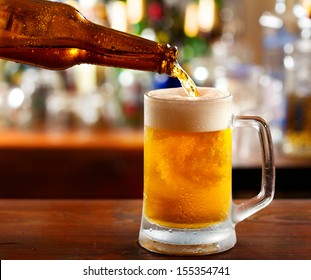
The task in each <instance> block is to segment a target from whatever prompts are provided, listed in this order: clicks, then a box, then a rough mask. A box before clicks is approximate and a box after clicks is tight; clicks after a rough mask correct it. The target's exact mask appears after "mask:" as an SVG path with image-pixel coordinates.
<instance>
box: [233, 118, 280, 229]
mask: <svg viewBox="0 0 311 280" xmlns="http://www.w3.org/2000/svg"><path fill="white" fill-rule="evenodd" d="M245 126H248V127H253V128H255V129H256V130H257V133H258V136H259V141H260V147H261V156H262V179H261V190H260V192H259V194H258V195H257V196H255V197H253V198H251V199H249V200H246V201H245V202H243V203H240V204H233V209H232V222H233V223H234V224H237V223H239V222H241V221H243V220H244V219H246V218H248V217H249V216H251V215H253V214H254V213H256V212H258V211H259V210H261V209H263V208H265V207H266V206H267V205H268V204H269V203H270V202H271V201H272V199H273V196H274V184H275V166H274V152H273V143H272V138H271V134H270V129H269V125H268V124H267V122H266V121H265V120H264V119H262V118H260V117H257V116H235V117H234V119H233V127H234V128H236V127H245Z"/></svg>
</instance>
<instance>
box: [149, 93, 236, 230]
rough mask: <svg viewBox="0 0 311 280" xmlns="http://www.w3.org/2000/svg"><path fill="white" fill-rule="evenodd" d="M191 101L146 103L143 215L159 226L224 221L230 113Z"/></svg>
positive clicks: (229, 164) (198, 225)
mask: <svg viewBox="0 0 311 280" xmlns="http://www.w3.org/2000/svg"><path fill="white" fill-rule="evenodd" d="M175 91H176V89H175ZM172 92H173V91H172ZM211 93H214V91H212V90H211ZM161 98H164V99H165V98H167V99H170V98H171V97H170V96H169V95H167V96H164V97H161ZM176 98H177V99H178V98H179V97H176ZM202 99H203V101H202ZM190 100H192V101H193V103H192V102H191V101H190V102H189V98H188V99H187V102H188V103H186V102H185V103H184V102H183V101H182V97H181V100H180V101H177V102H176V100H175V101H174V102H171V103H170V100H165V101H164V102H161V100H157V98H156V97H151V98H150V100H149V101H148V100H147V103H146V109H147V110H148V114H147V115H145V142H144V210H143V211H144V215H145V217H146V218H147V219H148V221H149V222H151V223H155V224H157V225H161V226H166V227H172V228H202V227H207V226H210V225H213V224H216V223H220V222H223V221H225V220H226V219H227V217H228V214H229V211H230V204H231V181H232V171H231V170H232V152H231V151H232V147H231V146H232V130H231V128H230V121H231V110H230V109H228V103H227V102H219V103H218V102H210V101H208V100H204V97H196V98H192V99H190ZM162 101H163V99H162ZM230 102H231V100H230ZM164 103H165V104H164ZM202 103H206V104H203V106H201V105H200V104H202ZM209 103H211V105H210V110H209ZM230 104H231V103H230ZM221 108H222V109H221ZM214 110H217V111H218V112H220V113H221V112H222V111H223V114H224V115H220V116H219V115H218V114H217V115H215V114H214V112H215V111H214ZM209 111H210V112H209ZM210 116H213V117H212V119H211V118H210ZM187 118H188V119H189V121H187Z"/></svg>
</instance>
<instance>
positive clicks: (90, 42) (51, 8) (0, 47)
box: [0, 0, 177, 75]
mask: <svg viewBox="0 0 311 280" xmlns="http://www.w3.org/2000/svg"><path fill="white" fill-rule="evenodd" d="M0 58H3V59H6V60H12V61H16V62H19V63H24V64H30V65H34V66H38V67H42V68H47V69H52V70H61V69H66V68H69V67H71V66H74V65H76V64H81V63H88V64H95V65H104V66H112V67H120V68H129V69H135V70H143V71H151V72H158V73H161V74H162V73H165V74H168V75H174V74H173V69H174V64H175V63H176V59H177V49H176V47H171V46H169V45H168V44H160V43H157V42H154V41H151V40H147V39H145V38H142V37H139V36H136V35H132V34H128V33H124V32H120V31H117V30H113V29H111V28H108V27H105V26H101V25H98V24H95V23H92V22H90V21H89V20H87V19H86V18H85V17H84V16H83V15H82V14H81V13H79V12H78V11H77V10H76V9H75V8H74V7H72V6H70V5H66V4H64V3H59V2H50V1H45V0H27V1H25V0H0Z"/></svg>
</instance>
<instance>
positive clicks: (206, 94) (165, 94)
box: [144, 88, 232, 132]
mask: <svg viewBox="0 0 311 280" xmlns="http://www.w3.org/2000/svg"><path fill="white" fill-rule="evenodd" d="M198 89H199V93H200V96H199V97H188V96H187V95H186V94H185V92H184V90H183V89H182V88H171V89H161V90H153V91H150V92H148V93H146V94H145V99H144V110H145V113H144V122H145V126H150V127H153V128H160V129H165V130H175V131H188V132H204V131H217V130H223V129H226V128H228V127H230V126H231V121H232V96H231V95H230V93H228V92H226V91H222V90H218V89H215V88H198Z"/></svg>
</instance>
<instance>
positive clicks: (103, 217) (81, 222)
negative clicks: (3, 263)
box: [0, 199, 311, 260]
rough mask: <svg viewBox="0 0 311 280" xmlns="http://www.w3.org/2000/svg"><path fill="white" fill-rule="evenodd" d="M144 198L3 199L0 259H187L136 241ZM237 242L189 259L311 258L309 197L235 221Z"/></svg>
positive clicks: (274, 204) (276, 203) (276, 202)
mask: <svg viewBox="0 0 311 280" xmlns="http://www.w3.org/2000/svg"><path fill="white" fill-rule="evenodd" d="M141 207H142V201H141V200H137V199H127V200H122V199H119V200H105V199H103V200H90V199H89V200H66V199H63V200H48V199H46V200H40V199H30V200H25V199H1V200H0V221H1V227H0V259H2V260H7V259H11V260H15V259H20V260H26V259H34V260H38V259H42V260H52V259H59V260H72V259H80V260H88V259H92V260H97V259H123V260H127V259H135V260H141V259H159V260H163V259H187V258H190V257H186V258H184V257H174V256H165V255H159V254H154V253H151V252H148V251H146V250H145V249H143V248H141V247H140V246H139V244H138V242H137V238H138V232H139V225H140V218H141ZM237 238H238V243H237V244H236V246H235V247H234V248H233V249H231V250H229V251H227V252H224V253H219V254H215V255H208V256H200V257H191V259H217V260H221V259H230V260H232V259H245V260H247V259H268V260H270V259H271V260H272V259H278V260H284V259H289V260H296V259H308V260H310V259H311V200H306V199H304V200H298V199H297V200H274V201H273V202H272V203H271V204H270V205H269V206H268V207H267V208H265V209H264V210H262V211H260V212H259V213H257V214H255V215H253V216H252V217H250V218H249V219H247V220H245V221H243V222H241V223H240V224H238V225H237Z"/></svg>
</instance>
